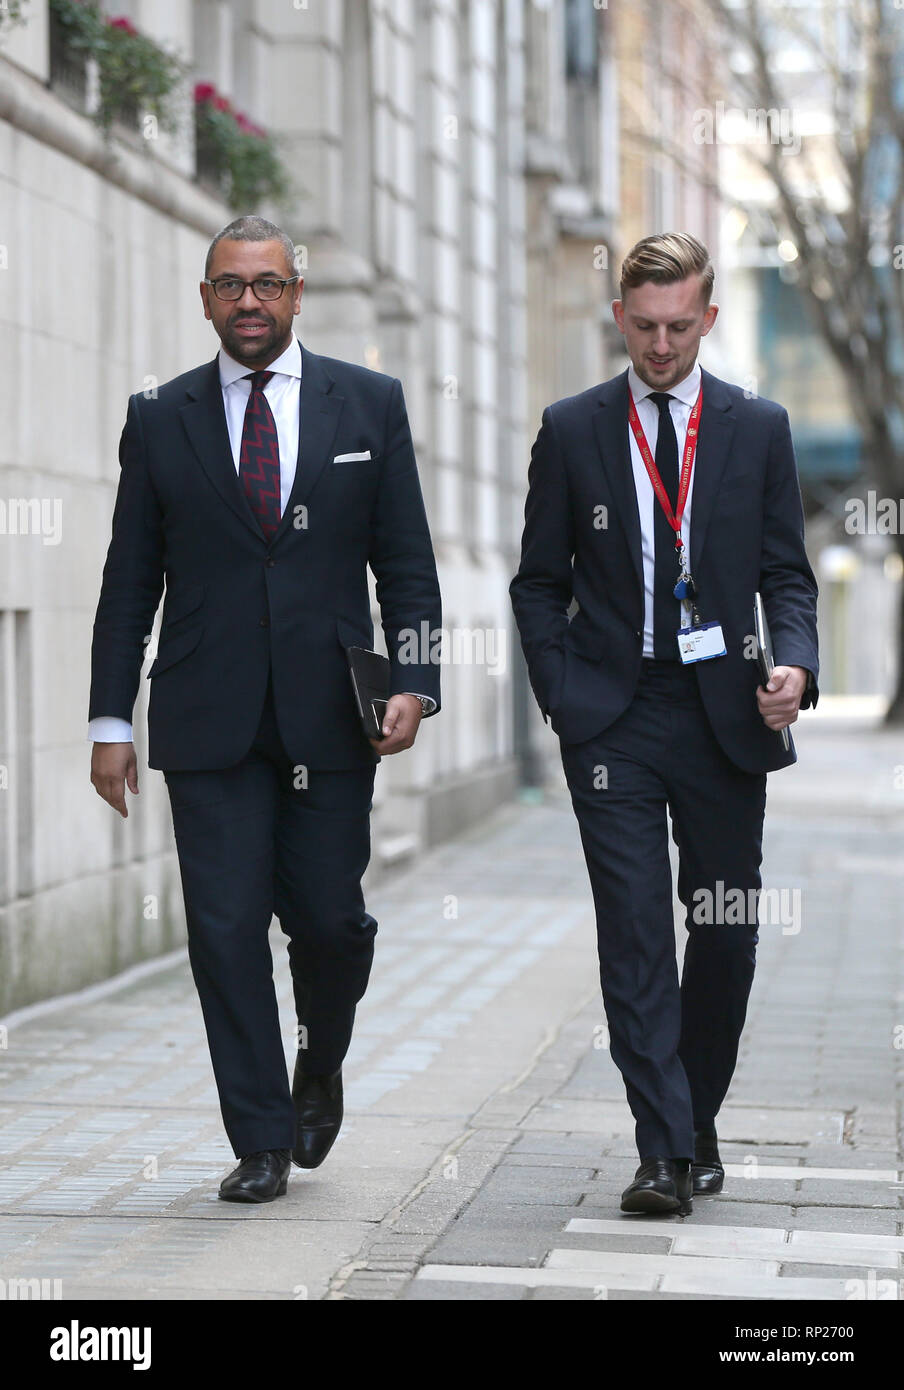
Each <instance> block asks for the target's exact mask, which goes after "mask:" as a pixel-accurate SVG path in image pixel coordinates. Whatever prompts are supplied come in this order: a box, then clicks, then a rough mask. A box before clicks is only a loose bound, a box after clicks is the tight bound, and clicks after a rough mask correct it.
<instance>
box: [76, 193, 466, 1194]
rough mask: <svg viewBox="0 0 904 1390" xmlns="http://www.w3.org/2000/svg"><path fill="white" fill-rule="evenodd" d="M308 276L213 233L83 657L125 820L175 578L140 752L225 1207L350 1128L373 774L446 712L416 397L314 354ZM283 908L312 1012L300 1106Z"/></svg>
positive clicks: (147, 421) (282, 252)
mask: <svg viewBox="0 0 904 1390" xmlns="http://www.w3.org/2000/svg"><path fill="white" fill-rule="evenodd" d="M302 288H303V281H302V279H301V277H300V276H298V275H297V274H296V271H295V248H294V246H293V244H292V242H291V240H290V239H289V238H288V237H287V236H286V235H285V233H284V232H282V231H281V230H280V229H279V228H278V227H276V226H274V225H273V224H272V223H270V222H267V221H265V220H264V219H263V218H259V217H242V218H239V219H238V220H237V221H235V222H233V223H230V225H229V226H228V227H226V228H224V230H223V231H222V232H220V233H219V235H218V236H217V237H216V238H215V239H214V241H213V243H212V244H211V247H210V250H209V252H208V256H207V265H206V267H205V278H204V280H203V281H202V283H201V286H200V289H201V298H202V301H203V305H204V312H205V315H206V317H207V318H208V319H210V320H211V321H212V323H213V326H214V328H215V329H216V332H217V334H218V336H219V338H220V341H221V345H222V346H221V348H220V351H219V353H218V355H217V356H216V357H215V358H214V359H213V361H211V362H207V363H205V365H204V366H202V367H196V368H195V369H193V370H192V371H189V372H185V373H184V374H183V375H182V376H178V377H176V378H174V379H173V380H172V381H170V382H167V383H166V385H164V386H162V387H160V389H159V391H158V392H156V393H155V394H154V395H153V396H152V397H150V398H148V397H147V396H146V395H143V394H136V395H133V396H131V397H130V399H129V408H128V415H127V419H126V424H125V427H124V429H123V432H122V438H121V440H120V446H119V458H120V466H121V475H120V482H119V490H118V494H117V498H116V506H115V511H114V514H113V534H112V540H111V542H110V547H109V550H108V553H107V560H106V564H105V566H104V572H103V583H102V587H101V594H100V601H99V603H98V607H97V615H96V619H95V623H94V640H93V645H92V677H91V697H90V709H89V720H90V724H89V737H90V738H92V739H93V740H94V747H93V753H92V761H91V780H92V782H93V784H94V786H95V788H96V790H97V792H98V793H99V794H100V795H101V796H102V797H103V798H104V799H105V800H106V801H108V802H109V804H110V805H111V806H113V807H114V808H115V809H116V810H118V811H119V812H120V814H121V815H123V816H125V815H127V814H128V812H127V810H126V805H125V793H124V784H125V783H127V784H128V786H129V788H130V790H131V791H132V792H133V793H137V791H138V779H137V772H136V757H135V749H134V745H133V743H132V729H131V724H130V720H131V717H132V708H133V705H134V702H135V696H136V694H137V690H138V680H139V674H140V668H141V663H142V657H143V652H144V643H145V641H146V634H148V633H149V632H150V629H151V625H152V622H153V618H154V614H155V612H156V609H157V604H158V602H159V600H160V596H161V593H162V591H163V586H164V580H165V581H166V600H165V603H164V609H163V619H162V625H161V632H160V642H159V648H158V653H157V657H156V660H155V661H154V663H153V665H152V666H151V668H150V670H149V671H148V673H147V674H148V678H149V679H150V681H151V694H150V704H149V710H148V733H149V757H148V762H149V764H150V766H151V767H154V768H160V769H162V770H163V772H164V776H165V779H166V784H167V789H168V792H169V796H170V803H171V806H172V813H173V825H174V830H175V837H176V846H177V850H178V855H179V866H180V872H181V876H182V885H183V891H184V897H185V909H186V918H187V923H188V946H189V956H190V960H191V966H192V971H193V974H194V978H195V981H196V984H197V988H198V993H199V996H200V1001H201V1007H202V1011H203V1015H204V1022H205V1026H206V1029H207V1036H208V1041H209V1044H210V1052H211V1060H212V1063H213V1068H214V1074H215V1077H216V1083H217V1089H218V1092H219V1097H220V1105H221V1109H222V1113H223V1119H224V1123H225V1126H226V1131H227V1134H228V1136H229V1139H230V1142H231V1144H232V1146H233V1149H234V1151H235V1154H236V1157H238V1158H240V1159H241V1162H240V1163H239V1166H238V1167H237V1168H236V1169H235V1171H234V1172H233V1173H232V1174H230V1175H229V1177H227V1178H226V1179H225V1180H224V1182H223V1183H222V1185H221V1188H220V1196H221V1197H223V1198H225V1199H227V1200H231V1201H243V1202H262V1201H270V1200H272V1199H273V1198H274V1197H276V1196H280V1195H282V1194H283V1193H284V1192H285V1191H286V1180H287V1176H288V1173H289V1170H290V1164H291V1161H292V1160H294V1162H295V1163H297V1164H298V1165H299V1166H301V1167H303V1168H314V1167H316V1166H317V1165H318V1164H319V1163H321V1162H322V1161H323V1159H324V1157H325V1156H326V1154H327V1152H328V1150H329V1148H330V1146H331V1145H332V1143H333V1142H334V1140H335V1138H336V1135H337V1134H338V1132H339V1127H340V1124H341V1121H342V1110H343V1105H342V1071H341V1064H342V1060H343V1058H344V1056H345V1054H346V1051H347V1049H348V1046H349V1043H350V1040H351V1034H352V1025H353V1021H354V1015H355V1006H356V1004H357V1001H358V1000H359V999H360V998H361V997H362V995H363V994H364V991H365V988H366V986H367V981H368V976H369V973H370V969H371V963H372V959H373V951H374V946H373V941H374V935H375V932H376V929H377V924H376V922H375V920H374V919H373V917H371V916H370V915H369V914H368V913H367V912H366V911H365V907H364V898H363V895H362V891H361V877H362V875H363V873H364V870H365V868H366V866H367V862H368V858H369V855H370V835H369V813H370V809H371V802H372V794H373V785H374V772H375V767H376V763H377V762H379V760H380V757H381V755H382V754H394V753H397V752H399V751H400V750H402V749H405V748H410V747H411V745H412V744H413V743H414V740H415V736H416V734H417V729H418V725H419V722H420V720H421V718H422V716H423V715H429V714H432V713H435V712H436V711H437V710H438V709H439V701H440V689H439V667H438V665H437V664H436V662H435V661H432V662H431V660H430V652H429V650H424V649H423V648H419V647H418V645H417V642H416V640H413V639H414V635H415V634H419V633H421V632H422V630H423V631H433V630H434V629H435V628H437V627H439V625H440V622H441V609H440V595H439V587H438V583H437V576H436V566H435V562H434V557H433V550H432V546H431V543H430V534H429V530H428V526H427V518H426V515H425V511H424V504H423V500H422V497H421V490H420V485H419V482H418V474H417V466H416V463H415V458H414V450H413V447H412V441H411V432H410V429H409V426H408V418H407V415H406V411H405V404H404V400H403V396H402V388H401V384H400V382H399V381H398V380H397V379H395V378H392V377H389V376H384V375H382V374H381V373H378V372H374V371H369V370H367V369H366V368H364V367H359V366H355V365H353V364H351V363H348V362H341V361H337V360H335V359H332V358H328V357H319V356H317V355H316V354H314V353H312V352H310V351H309V350H308V349H307V348H305V347H304V346H302V344H301V343H300V342H299V340H298V339H297V338H296V337H295V335H294V333H293V328H292V320H293V316H294V315H295V314H297V313H298V312H299V309H300V305H301V294H302ZM368 565H369V566H370V568H371V569H372V570H373V573H374V575H375V576H376V584H377V590H376V591H377V601H378V603H379V605H380V611H381V618H382V624H383V631H384V634H385V636H386V642H387V648H388V652H389V658H390V663H391V678H390V699H389V702H388V705H387V708H386V712H385V717H384V720H383V724H382V737H381V738H380V739H374V740H369V739H368V738H367V737H366V736H365V734H364V731H363V729H362V725H361V719H360V716H359V713H358V710H357V707H356V704H355V699H354V695H353V691H352V685H351V680H350V676H349V670H348V662H347V657H346V649H347V648H348V647H353V646H358V647H366V648H369V647H371V646H372V645H373V626H372V622H371V614H370V600H369V594H368V582H367V569H368ZM422 624H424V625H425V626H424V628H423V629H422V626H421V625H422ZM274 912H275V913H276V914H277V916H278V918H279V922H280V926H281V927H282V930H283V931H284V932H285V933H286V935H287V937H288V939H289V944H288V949H289V960H290V964H291V969H292V979H293V987H294V994H295V1004H296V1010H297V1015H298V1028H299V1034H298V1043H299V1045H298V1053H297V1059H296V1064H295V1073H294V1080H293V1085H292V1089H291V1093H290V1090H289V1084H288V1077H287V1074H286V1066H285V1055H284V1051H283V1045H282V1038H281V1034H280V1027H279V1016H278V1010H277V1003H276V995H275V991H274V988H273V978H272V959H271V955H270V949H269V943H268V930H269V927H270V923H271V920H272V916H273V913H274Z"/></svg>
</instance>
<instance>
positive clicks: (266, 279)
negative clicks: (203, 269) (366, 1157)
mask: <svg viewBox="0 0 904 1390" xmlns="http://www.w3.org/2000/svg"><path fill="white" fill-rule="evenodd" d="M297 279H298V276H297V275H290V276H289V277H288V279H286V280H280V279H278V278H277V277H276V276H275V275H264V276H262V277H261V278H260V279H259V280H239V279H237V277H236V276H234V275H218V276H217V278H216V279H215V280H203V281H202V284H205V285H210V286H211V287H212V289H213V292H214V294H215V295H216V297H217V299H225V300H235V299H241V297H242V295H243V294H244V293H245V290H246V288H247V287H248V286H249V285H250V286H251V288H252V290H253V291H254V295H255V298H256V299H279V297H280V296H281V294H282V292H283V290H284V289H285V287H286V285H291V284H294V282H295V281H296V280H297Z"/></svg>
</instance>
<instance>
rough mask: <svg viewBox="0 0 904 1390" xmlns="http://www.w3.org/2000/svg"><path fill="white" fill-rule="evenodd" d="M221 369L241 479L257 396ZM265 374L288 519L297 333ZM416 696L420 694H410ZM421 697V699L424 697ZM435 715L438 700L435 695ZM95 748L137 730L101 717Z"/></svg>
mask: <svg viewBox="0 0 904 1390" xmlns="http://www.w3.org/2000/svg"><path fill="white" fill-rule="evenodd" d="M218 361H219V368H220V389H221V390H222V392H223V409H224V410H225V412H226V428H227V430H228V431H229V444H230V447H231V449H232V458H233V462H234V464H235V471H236V473H237V474H238V473H239V469H240V464H241V452H242V430H243V427H244V424H245V411H246V409H247V407H248V399H249V397H250V395H251V378H250V374H249V370H248V368H247V367H246V366H245V365H244V364H243V363H242V362H237V361H236V360H235V358H234V357H230V355H229V353H228V352H227V351H226V349H225V348H224V347H222V346H221V347H220V351H219V354H218ZM261 370H262V371H268V372H272V373H273V376H272V377H271V378H270V380H269V381H268V382H267V384H266V386H265V387H264V395H265V396H266V398H267V403H268V404H269V406H270V409H271V411H272V412H273V420H274V423H275V425H276V434H277V438H278V440H279V511H280V515H282V514H283V513H284V512H285V510H286V507H287V506H288V503H289V496H290V494H291V492H292V485H293V483H294V482H295V469H296V466H297V463H298V431H299V426H300V404H301V343H300V342H299V340H298V338H297V337H296V336H295V334H294V333H293V334H292V341H291V343H290V344H289V346H288V347H287V348H286V350H285V352H284V353H282V354H281V355H280V356H279V357H277V358H276V359H275V360H274V361H273V362H271V363H270V365H269V366H268V367H265V368H262V369H261ZM406 693H408V694H413V693H414V692H411V691H409V692H406ZM418 698H421V697H420V696H419V697H418ZM425 698H427V699H428V700H430V705H431V709H430V710H429V713H431V714H432V713H433V710H434V709H435V708H436V701H435V700H433V699H432V698H431V697H430V696H427V697H425ZM88 741H89V743H91V742H93V743H131V742H132V725H131V723H130V722H129V720H127V719H119V718H118V717H116V716H115V715H98V716H97V718H95V719H90V720H89V721H88Z"/></svg>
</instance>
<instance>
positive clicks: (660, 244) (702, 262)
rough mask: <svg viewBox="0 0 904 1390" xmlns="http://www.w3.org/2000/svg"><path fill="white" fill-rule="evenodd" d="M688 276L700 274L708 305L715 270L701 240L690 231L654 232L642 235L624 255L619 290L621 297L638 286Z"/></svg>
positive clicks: (668, 281) (670, 281)
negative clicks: (653, 234) (650, 234)
mask: <svg viewBox="0 0 904 1390" xmlns="http://www.w3.org/2000/svg"><path fill="white" fill-rule="evenodd" d="M689 275H699V276H700V280H701V285H702V289H703V302H704V303H705V304H709V301H710V296H711V295H712V292H713V279H714V276H715V272H714V270H713V263H712V261H711V260H710V256H709V252H708V251H707V249H706V247H705V246H704V245H703V243H702V241H698V240H697V238H696V237H692V236H691V235H690V233H689V232H657V233H656V235H655V236H645V237H643V238H642V240H640V241H638V242H637V244H636V246H632V247H631V250H630V251H629V252H628V254H627V256H625V259H624V260H623V261H622V268H621V281H620V285H619V292H620V294H621V297H622V299H624V297H625V291H626V290H634V289H637V287H638V285H646V284H647V283H649V282H650V281H652V282H653V284H654V285H672V284H675V283H676V282H677V281H679V280H686V279H687V277H688V276H689Z"/></svg>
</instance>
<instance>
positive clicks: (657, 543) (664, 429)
mask: <svg viewBox="0 0 904 1390" xmlns="http://www.w3.org/2000/svg"><path fill="white" fill-rule="evenodd" d="M649 399H650V400H651V401H654V402H655V404H656V406H657V407H658V409H659V432H658V434H657V436H656V467H657V468H658V469H659V476H660V478H661V479H662V481H663V484H664V486H665V490H666V492H667V493H668V495H669V501H670V502H671V504H672V511H673V512H674V510H675V507H676V505H677V503H678V436H677V435H676V434H675V424H674V421H673V420H672V412H671V411H670V410H669V401H670V400H671V399H672V397H671V396H670V395H668V394H667V393H666V392H665V391H653V392H652V394H651V395H650V397H649ZM653 517H654V520H653V547H654V554H655V565H654V581H653V655H654V656H655V657H656V658H657V660H661V661H677V660H678V659H679V658H678V648H677V644H676V642H675V633H676V632H677V631H678V627H679V623H680V617H681V610H680V608H679V605H678V600H677V599H676V598H675V593H674V590H675V585H676V584H677V582H678V556H677V554H676V552H675V532H674V531H673V530H672V528H671V526H670V525H669V523H668V522H667V521H666V519H665V513H664V512H663V510H662V507H661V506H660V505H659V501H658V499H656V500H654V504H653Z"/></svg>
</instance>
